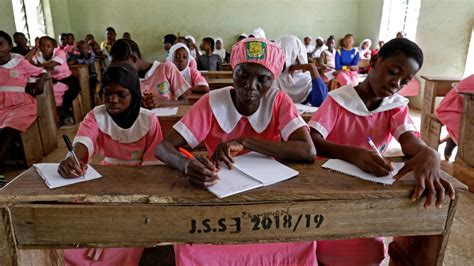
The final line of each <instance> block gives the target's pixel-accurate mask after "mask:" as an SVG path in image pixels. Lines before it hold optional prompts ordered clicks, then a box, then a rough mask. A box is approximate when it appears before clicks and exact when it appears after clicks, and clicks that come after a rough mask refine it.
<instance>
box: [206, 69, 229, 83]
mask: <svg viewBox="0 0 474 266" xmlns="http://www.w3.org/2000/svg"><path fill="white" fill-rule="evenodd" d="M201 74H202V76H203V77H204V78H206V80H207V81H209V80H213V79H232V71H201Z"/></svg>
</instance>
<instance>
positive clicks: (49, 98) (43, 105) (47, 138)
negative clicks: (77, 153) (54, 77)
mask: <svg viewBox="0 0 474 266" xmlns="http://www.w3.org/2000/svg"><path fill="white" fill-rule="evenodd" d="M36 101H37V103H38V105H37V106H38V126H39V131H40V135H41V143H42V145H43V155H44V156H47V155H48V154H50V153H51V152H53V151H54V150H55V149H56V148H57V146H58V128H57V121H58V119H59V117H58V114H57V111H56V103H55V102H54V90H53V83H52V82H51V80H48V81H47V82H46V83H45V86H44V90H43V93H42V94H41V95H38V96H36Z"/></svg>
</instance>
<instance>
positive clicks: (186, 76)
mask: <svg viewBox="0 0 474 266" xmlns="http://www.w3.org/2000/svg"><path fill="white" fill-rule="evenodd" d="M180 48H184V50H186V52H187V53H188V65H187V66H186V68H185V69H183V71H181V75H183V78H184V79H185V80H186V82H187V83H188V84H193V82H192V79H191V69H190V68H189V62H190V60H192V59H191V53H190V52H189V48H188V46H186V44H184V43H177V44H175V45H173V46H171V48H170V52H169V53H168V56H167V57H166V61H168V62H171V63H173V64H174V54H175V53H176V51H177V50H178V49H180Z"/></svg>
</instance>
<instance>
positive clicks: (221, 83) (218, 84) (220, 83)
mask: <svg viewBox="0 0 474 266" xmlns="http://www.w3.org/2000/svg"><path fill="white" fill-rule="evenodd" d="M207 83H209V89H210V90H216V89H220V88H224V87H228V86H232V85H233V84H234V80H233V79H231V78H230V79H229V78H227V79H211V80H208V81H207Z"/></svg>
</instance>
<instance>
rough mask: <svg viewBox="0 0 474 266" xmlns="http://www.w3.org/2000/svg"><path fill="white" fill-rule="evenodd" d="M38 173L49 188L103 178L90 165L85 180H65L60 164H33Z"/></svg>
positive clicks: (79, 178)
mask: <svg viewBox="0 0 474 266" xmlns="http://www.w3.org/2000/svg"><path fill="white" fill-rule="evenodd" d="M33 166H34V167H35V169H36V172H38V174H39V175H40V176H41V178H43V180H44V182H45V183H46V185H47V186H48V187H49V188H58V187H64V186H69V185H72V184H76V183H81V182H86V181H90V180H94V179H97V178H100V177H102V175H101V174H99V172H97V171H96V170H95V169H94V168H92V166H90V165H88V167H87V172H86V175H85V178H83V177H76V178H63V177H62V176H60V175H59V173H58V167H59V164H58V163H38V164H33Z"/></svg>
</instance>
